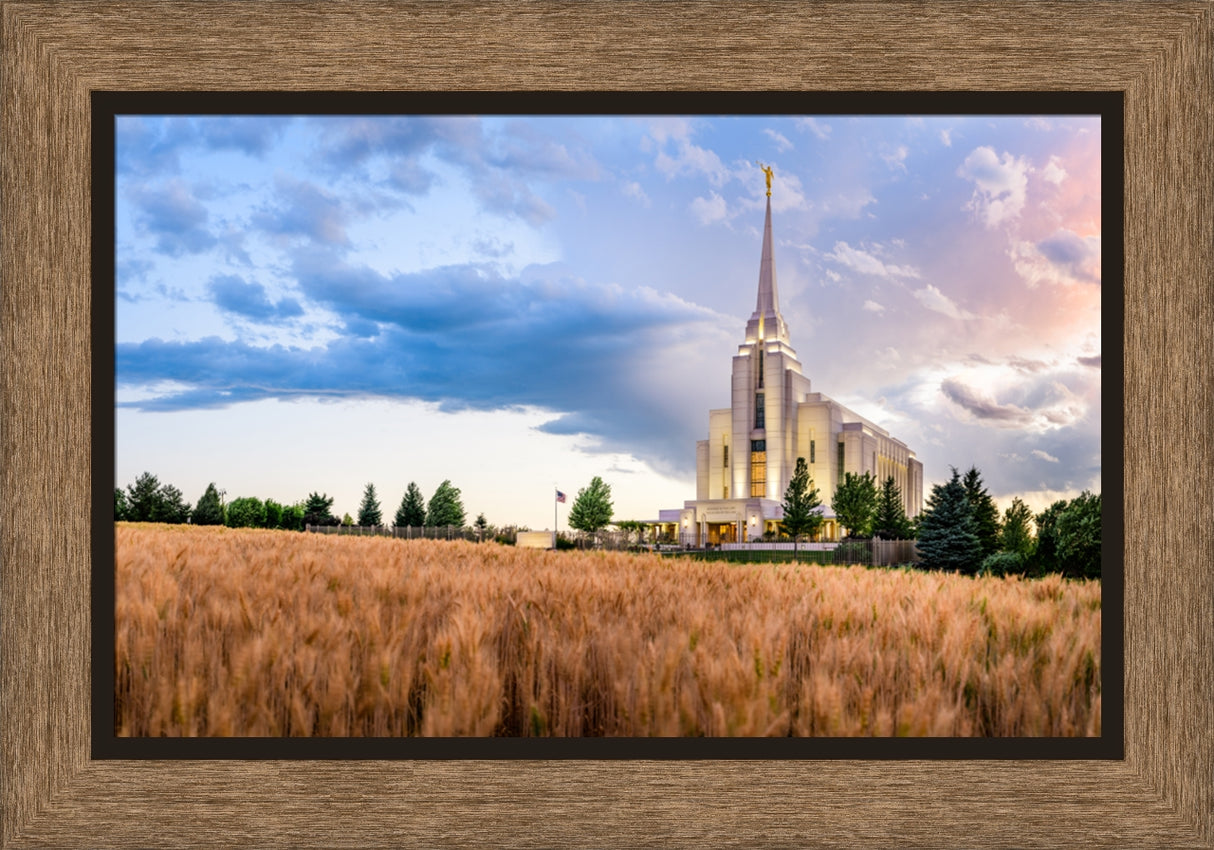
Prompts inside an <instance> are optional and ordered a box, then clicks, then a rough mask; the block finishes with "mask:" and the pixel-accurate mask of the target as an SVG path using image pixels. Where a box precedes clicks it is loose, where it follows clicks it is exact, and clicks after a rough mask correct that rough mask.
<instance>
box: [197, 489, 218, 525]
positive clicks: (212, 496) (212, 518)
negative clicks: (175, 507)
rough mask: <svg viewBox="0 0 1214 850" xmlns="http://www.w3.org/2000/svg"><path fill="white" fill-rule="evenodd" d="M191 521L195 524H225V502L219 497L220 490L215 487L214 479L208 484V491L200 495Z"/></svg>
mask: <svg viewBox="0 0 1214 850" xmlns="http://www.w3.org/2000/svg"><path fill="white" fill-rule="evenodd" d="M190 522H192V523H193V524H194V525H223V502H222V501H221V500H220V498H219V491H218V490H216V489H215V482H214V481H212V482H211V483H210V484H208V485H207V489H206V492H205V493H203V494H202V496H201V497H199V499H198V504H197V505H195V506H194V513H193V514H192V515H191V516H190Z"/></svg>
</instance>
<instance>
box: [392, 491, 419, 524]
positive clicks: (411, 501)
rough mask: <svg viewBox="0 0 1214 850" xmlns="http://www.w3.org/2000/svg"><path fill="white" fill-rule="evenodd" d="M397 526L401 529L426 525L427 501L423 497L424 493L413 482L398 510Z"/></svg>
mask: <svg viewBox="0 0 1214 850" xmlns="http://www.w3.org/2000/svg"><path fill="white" fill-rule="evenodd" d="M396 524H397V525H398V526H401V527H404V526H406V525H412V526H421V525H425V524H426V500H425V499H424V498H423V497H422V491H421V490H420V489H419V488H418V486H417V485H416V484H414V483H413V482H412V481H410V482H409V486H408V487H407V488H406V489H405V495H404V497H403V498H402V499H401V500H400V507H399V508H397V509H396Z"/></svg>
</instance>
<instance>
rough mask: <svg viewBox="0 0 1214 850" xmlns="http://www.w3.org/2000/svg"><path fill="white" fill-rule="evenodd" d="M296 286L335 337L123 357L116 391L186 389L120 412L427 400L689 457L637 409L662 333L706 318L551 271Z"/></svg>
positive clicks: (233, 293)
mask: <svg viewBox="0 0 1214 850" xmlns="http://www.w3.org/2000/svg"><path fill="white" fill-rule="evenodd" d="M296 274H297V279H298V283H299V286H300V289H301V291H302V292H303V293H304V294H305V295H306V296H307V297H308V299H309V300H310V301H311V302H313V303H316V304H319V305H322V306H325V307H327V308H328V309H330V310H332V311H333V312H335V313H336V314H337V318H338V320H339V322H340V323H341V326H342V327H344V328H345V329H346V331H347V333H346V334H345V335H344V336H342V337H340V338H338V339H336V340H334V341H333V342H330V343H329V344H327V345H325V346H321V347H316V348H294V347H285V346H281V345H276V346H271V347H259V346H253V345H250V344H248V343H246V342H243V341H235V342H231V341H224V340H221V339H218V338H207V339H202V340H195V341H189V342H177V341H164V340H160V339H148V340H145V341H143V342H140V343H122V344H119V345H118V346H117V350H116V369H117V379H118V384H119V385H120V386H139V385H146V384H151V383H154V382H157V381H162V380H171V381H175V382H180V383H183V384H185V385H187V387H188V389H186V390H184V391H183V392H180V393H177V394H169V395H162V396H159V397H156V398H153V399H147V400H140V401H135V402H129V403H127V405H126V406H129V407H135V408H138V409H141V410H180V409H192V408H200V407H224V406H227V405H230V404H233V403H235V402H239V401H247V400H253V399H260V398H290V397H296V396H381V397H389V398H400V399H420V400H423V401H430V402H438V403H440V404H442V405H443V406H444V408H446V409H465V408H468V409H480V410H492V409H499V408H507V407H517V406H522V405H533V406H538V407H542V408H547V409H551V410H557V411H567V412H568V413H569V415H568V416H565V417H560V418H554V420H553V421H552V422H550V423H548V424H547V425H545V426H544V430H547V431H549V432H551V433H586V434H589V435H591V436H592V437H596V438H598V439H599V440H600V441H601V442H602V448H604V449H612V448H622V447H625V446H627V447H629V449H630V450H631V451H633V452H634V453H637V454H639V455H641V456H646V455H648V456H651V457H654V458H655V459H658V460H659V461H661V465H662V466H663V467H665V468H670V466H671V462H670V458H671V457H675V458H677V459H678V460H684V459H688V460H687V462H688V463H690V459H693V455H692V453H691V452H689V450H688V448H687V445H686V442H687V434H686V430H687V429H686V424H685V422H684V421H683V420H684V419H685V412H684V411H679V410H674V409H669V408H666V407H663V406H662V405H659V404H653V403H652V402H651V401H650V402H646V401H642V392H641V389H643V387H644V384H643V382H642V380H641V379H642V378H643V377H644V376H645V375H650V374H652V370H653V364H654V363H660V362H662V351H661V349H662V345H663V344H664V339H665V337H664V335H663V332H665V331H667V330H669V331H670V332H672V333H673V334H674V335H675V336H678V335H679V332H680V331H682V332H684V333H686V332H692V333H701V332H702V331H697V330H696V327H697V326H703V324H704V323H707V324H708V325H715V322H716V321H717V318H716V316H715V315H714V314H712V313H711V312H709V311H707V310H704V309H702V308H699V307H696V306H694V305H691V304H688V303H686V302H682V301H679V300H677V299H674V298H671V297H669V296H663V295H659V294H658V293H655V292H652V291H647V290H635V291H625V290H622V289H620V288H618V287H610V286H608V287H601V286H591V285H588V284H586V283H585V282H583V281H579V280H575V279H570V278H559V277H552V276H549V273H548V271H547V270H545V269H530V270H528V272H527V273H526V274H524V275H523V276H521V277H519V278H505V277H502V276H500V275H498V274H497V273H496V272H494V271H493V270H492V269H490V268H487V267H482V266H453V267H448V268H440V269H435V270H432V271H430V272H426V273H418V274H407V275H383V274H380V273H378V272H376V271H374V270H372V269H369V268H366V267H361V266H350V265H345V264H343V263H342V262H340V261H338V260H335V259H334V258H333V257H332V256H322V255H315V254H314V255H312V256H311V257H310V258H308V259H302V258H301V259H300V260H298V261H297V267H296ZM212 291H213V293H214V294H215V296H216V302H217V303H220V304H221V306H224V307H225V308H226V309H229V310H230V311H233V312H237V313H240V314H241V315H243V316H246V317H249V318H257V317H258V316H264V317H266V318H267V319H269V318H271V316H272V315H275V316H281V315H282V310H283V305H284V302H278V304H276V305H275V304H272V303H271V302H270V300H269V298H268V297H267V296H266V293H265V291H264V290H262V289H261V288H260V287H258V286H256V285H254V284H248V283H246V282H245V281H243V280H241V279H239V278H233V277H228V278H220V279H216V280H215V281H212ZM697 413H699V411H697ZM697 418H698V417H697ZM684 456H686V458H684Z"/></svg>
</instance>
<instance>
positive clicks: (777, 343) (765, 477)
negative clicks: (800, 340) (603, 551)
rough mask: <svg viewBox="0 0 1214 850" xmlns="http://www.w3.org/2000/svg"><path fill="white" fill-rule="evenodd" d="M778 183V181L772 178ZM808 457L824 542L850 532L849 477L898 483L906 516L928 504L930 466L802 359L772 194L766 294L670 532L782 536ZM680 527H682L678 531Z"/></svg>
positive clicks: (691, 538)
mask: <svg viewBox="0 0 1214 850" xmlns="http://www.w3.org/2000/svg"><path fill="white" fill-rule="evenodd" d="M769 179H770V177H769ZM799 457H803V458H805V461H806V463H807V464H808V466H809V474H810V477H811V478H812V479H813V486H815V487H817V488H818V496H819V498H820V499H821V501H822V503H823V507H822V508H821V511H822V513H823V516H824V517H825V519H826V522H825V523H824V527H823V531H822V533H821V535H820V539H821V540H827V541H829V540H838V539H840V537H841V535H843V534H845V533H846V529H841V528H840V527H839V525H838V523H837V522H836V521H835V514H834V511H832V510H831V508H830V502H831V500H832V497H833V495H834V492H835V488H836V486H837V485H838V483H839V482H840V481H841V480H842V479H843V474H844V473H845V472H852V473H858V474H861V475H862V474H864V473H865V472H871V473H873V474H874V476H875V477H876V479H877V484H878V486H880V484H881V482H883V481H885V479H886V478H888V477H889V476H891V475H892V476H893V477H894V481H895V482H896V483H897V485H898V487H899V489H900V491H901V493H902V500H903V505H904V507H905V508H906V513H907V516H910V517H913V516H915V515H916V514H918V513H919V511H920V510H921V509H922V507H923V504H922V503H923V464H922V463H920V462H919V461H918V460H916V459H915V453H914V452H913V451H911V450H910V449H909V448H908V447H907V445H906V444H905V443H903V442H902V441H901V440H898V439H896V438H895V437H893V436H892V435H891V434H890V433H889V432H888V431H886V430H885V429H884V428H881V427H879V426H877V425H875V424H874V423H872V422H870V421H868V420H867V419H865V418H864V417H863V416H860V415H859V414H857V413H855V412H853V411H851V410H849V409H848V408H846V407H844V406H843V405H842V404H840V403H839V402H837V401H835V400H834V399H831V398H829V397H828V396H826V395H823V394H822V393H820V392H813V391H812V388H811V386H810V380H809V378H807V377H806V376H805V375H803V374H802V373H801V362H800V361H799V360H797V353H796V352H795V351H794V350H793V347H792V344H791V343H790V341H789V336H788V325H787V324H786V323H785V321H784V317H783V316H782V315H780V301H779V294H778V292H777V290H776V266H775V260H774V257H773V252H772V234H771V191H770V184H769V189H768V197H767V213H766V218H765V220H764V223H763V250H762V257H761V259H760V262H759V296H758V302H757V304H756V305H755V311H754V314H753V315H752V316H751V317H750V321H749V322H747V323H746V340H745V342H743V343H742V344H741V345H740V346H739V347H738V353H737V355H736V356H735V357H734V358H733V380H732V399H731V404H730V406H729V407H726V408H721V409H720V410H712V411H709V414H708V439H707V440H700V441H699V442H698V443H697V444H696V498H695V499H694V500H692V501H688V502H685V503H684V506H683V508H682V509H681V510H677V511H675V510H671V511H662V521H663V523H664V524H665V525H666V531H667V533H670V532H676V533H677V535H678V538H679V539H680V540H681V541H683V542H685V543H690V544H693V545H698V546H702V545H704V544H706V543H707V544H713V545H715V544H719V543H734V542H746V541H751V540H756V539H761V538H762V537H763V535H764V533H765V532H769V531H777V530H778V529H779V524H780V521H781V520H782V519H783V516H784V514H783V509H782V508H781V503H782V501H783V499H784V491H785V490H786V489H787V487H788V482H789V480H790V479H791V478H792V475H793V472H794V470H795V468H796V463H797V458H799ZM676 522H677V531H676V529H675V528H674V527H672V526H674V525H675V523H676Z"/></svg>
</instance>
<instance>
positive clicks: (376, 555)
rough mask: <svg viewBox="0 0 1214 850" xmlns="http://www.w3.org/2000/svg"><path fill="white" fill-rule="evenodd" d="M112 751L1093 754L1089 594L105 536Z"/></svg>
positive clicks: (492, 552) (450, 549) (1095, 709)
mask: <svg viewBox="0 0 1214 850" xmlns="http://www.w3.org/2000/svg"><path fill="white" fill-rule="evenodd" d="M115 591H116V598H115V603H116V604H115V637H116V643H115V651H114V665H115V695H114V698H115V726H116V732H117V734H118V735H121V736H245V735H253V736H301V735H302V736H402V735H426V736H489V735H511V736H527V735H553V736H589V735H621V736H653V735H661V736H687V735H708V736H734V735H740V736H759V735H777V736H787V735H795V736H811V735H818V736H860V735H875V736H893V735H914V736H1086V735H1099V734H1100V585H1099V583H1097V582H1072V581H1063V580H1062V579H1060V578H1057V577H1052V578H1047V579H1044V580H1040V581H1027V580H1021V579H1017V578H1000V579H993V578H984V579H974V578H967V577H962V576H956V575H943V574H937V573H926V572H917V571H909V570H873V569H865V568H861V567H853V568H842V567H819V566H811V565H750V566H746V565H728V564H716V563H695V562H691V561H688V560H682V559H663V558H660V557H658V556H656V555H633V554H627V553H602V552H589V553H587V552H542V551H534V550H518V549H515V548H513V547H509V546H499V545H497V544H479V545H478V544H474V543H464V542H446V541H425V540H420V541H418V540H415V541H404V540H393V539H390V538H370V537H368V538H360V537H336V536H333V537H330V536H322V535H314V534H301V533H298V532H286V531H262V530H234V529H227V528H222V527H209V528H200V527H191V526H167V525H144V524H127V523H119V524H118V525H117V527H116V588H115Z"/></svg>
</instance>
